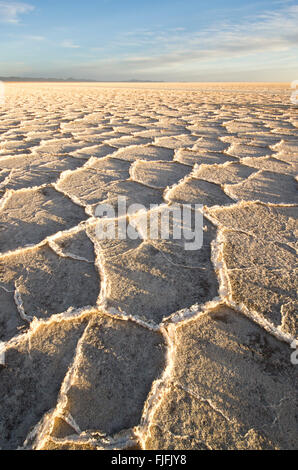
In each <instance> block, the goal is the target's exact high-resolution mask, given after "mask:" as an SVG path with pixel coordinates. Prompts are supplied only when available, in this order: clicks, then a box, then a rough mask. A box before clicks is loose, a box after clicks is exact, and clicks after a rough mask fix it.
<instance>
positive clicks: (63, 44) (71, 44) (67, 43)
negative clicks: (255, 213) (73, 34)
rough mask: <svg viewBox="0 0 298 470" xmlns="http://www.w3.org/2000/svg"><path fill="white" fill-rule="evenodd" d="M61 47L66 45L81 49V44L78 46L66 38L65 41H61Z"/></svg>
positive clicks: (69, 47) (70, 47)
mask: <svg viewBox="0 0 298 470" xmlns="http://www.w3.org/2000/svg"><path fill="white" fill-rule="evenodd" d="M61 47H66V48H68V49H79V48H80V46H78V45H77V44H74V43H73V42H72V41H70V40H68V39H66V40H65V41H63V42H62V43H61Z"/></svg>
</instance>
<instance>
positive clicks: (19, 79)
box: [0, 77, 163, 83]
mask: <svg viewBox="0 0 298 470" xmlns="http://www.w3.org/2000/svg"><path fill="white" fill-rule="evenodd" d="M0 81H2V82H91V83H106V82H111V83H121V82H124V83H162V82H163V80H137V79H134V78H133V79H131V80H91V79H84V78H80V79H78V78H31V77H29V78H27V77H26V78H24V77H0Z"/></svg>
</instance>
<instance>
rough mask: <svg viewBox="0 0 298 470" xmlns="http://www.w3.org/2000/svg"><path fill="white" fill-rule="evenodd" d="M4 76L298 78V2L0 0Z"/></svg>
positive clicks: (1, 69)
mask: <svg viewBox="0 0 298 470" xmlns="http://www.w3.org/2000/svg"><path fill="white" fill-rule="evenodd" d="M0 76H2V77H4V76H18V77H36V78H38V77H46V78H64V79H67V78H75V79H92V80H101V81H121V80H131V79H136V80H157V81H158V80H162V81H170V82H175V81H288V82H291V81H293V80H297V79H298V0H295V1H293V0H270V1H269V0H263V1H254V0H251V1H250V0H246V1H243V0H225V1H222V0H210V1H206V0H182V1H181V0H150V1H147V0H84V1H82V0H28V1H26V2H15V1H10V0H7V1H1V0H0Z"/></svg>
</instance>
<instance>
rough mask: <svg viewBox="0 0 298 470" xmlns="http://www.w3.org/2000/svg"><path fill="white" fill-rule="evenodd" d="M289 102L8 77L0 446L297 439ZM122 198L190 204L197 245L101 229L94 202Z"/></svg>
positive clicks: (239, 90)
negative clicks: (196, 208)
mask: <svg viewBox="0 0 298 470" xmlns="http://www.w3.org/2000/svg"><path fill="white" fill-rule="evenodd" d="M290 94H291V90H290V89H289V88H288V86H287V85H285V84H265V83H260V84H239V83H238V84H236V83H234V84H233V83H221V84H220V83H216V84H211V83H210V84H208V83H205V84H195V83H192V84H189V83H180V84H175V83H147V84H145V83H144V84H143V83H142V84H127V83H110V84H108V83H100V84H94V83H83V84H82V83H69V84H67V83H52V84H50V83H9V84H6V86H5V103H4V104H3V105H1V108H0V198H1V199H0V341H2V345H1V348H0V352H1V357H2V365H0V377H1V380H0V392H1V398H2V399H1V402H0V447H1V448H2V449H17V448H26V449H31V448H32V449H39V450H40V449H48V450H51V449H74V450H76V449H93V450H101V449H129V448H134V449H295V448H297V445H298V436H297V424H298V408H297V385H298V383H297V377H298V374H297V372H298V366H297V364H295V362H296V359H297V352H296V353H295V345H294V343H293V342H294V340H295V338H296V339H297V338H298V322H297V311H298V309H297V251H296V250H297V233H298V225H297V204H298V196H297V165H298V130H297V128H298V109H297V106H294V105H292V104H291V102H290ZM119 196H122V197H125V198H126V200H127V201H128V204H136V203H138V204H143V205H144V207H145V208H146V211H147V213H146V214H147V215H148V214H151V212H152V210H151V208H150V205H151V204H154V205H155V206H156V207H157V209H156V210H161V211H167V209H168V208H170V207H172V205H173V204H201V205H203V223H204V237H203V244H202V246H201V248H200V249H198V250H195V251H187V250H185V249H184V246H183V243H179V242H178V241H173V240H171V239H170V240H163V239H153V238H152V237H150V236H146V235H145V234H144V233H143V232H142V230H141V228H140V226H139V225H138V222H136V230H137V232H138V233H139V235H140V237H139V238H138V239H114V240H112V239H111V240H102V239H98V237H97V235H96V227H97V220H96V218H95V215H96V208H97V207H98V206H99V207H100V206H101V205H103V204H106V203H109V204H111V206H112V207H116V201H117V199H118V197H119ZM117 217H118V214H117V213H116V215H115V218H116V219H115V223H116V224H118V223H120V217H119V218H117ZM127 217H128V216H127ZM129 217H132V218H133V217H134V214H129Z"/></svg>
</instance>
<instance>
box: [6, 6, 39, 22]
mask: <svg viewBox="0 0 298 470" xmlns="http://www.w3.org/2000/svg"><path fill="white" fill-rule="evenodd" d="M32 10H34V6H32V5H29V4H28V3H22V2H2V1H0V22H1V23H18V22H19V21H20V19H19V16H20V15H22V14H24V13H29V12H30V11H32Z"/></svg>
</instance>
